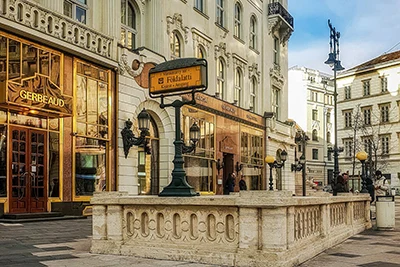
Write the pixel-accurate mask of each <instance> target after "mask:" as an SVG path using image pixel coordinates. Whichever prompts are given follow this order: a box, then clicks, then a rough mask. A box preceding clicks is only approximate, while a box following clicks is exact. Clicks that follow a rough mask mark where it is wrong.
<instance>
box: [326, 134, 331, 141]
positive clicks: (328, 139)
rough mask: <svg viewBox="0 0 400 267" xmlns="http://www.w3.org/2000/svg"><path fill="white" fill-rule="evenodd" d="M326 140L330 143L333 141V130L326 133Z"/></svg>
mask: <svg viewBox="0 0 400 267" xmlns="http://www.w3.org/2000/svg"><path fill="white" fill-rule="evenodd" d="M326 142H327V143H330V142H331V132H327V133H326Z"/></svg>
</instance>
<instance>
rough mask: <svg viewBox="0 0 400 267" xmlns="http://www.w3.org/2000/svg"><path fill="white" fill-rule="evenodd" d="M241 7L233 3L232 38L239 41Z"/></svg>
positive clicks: (240, 35) (240, 36)
mask: <svg viewBox="0 0 400 267" xmlns="http://www.w3.org/2000/svg"><path fill="white" fill-rule="evenodd" d="M242 14H243V12H242V5H241V4H240V3H239V2H236V3H235V17H234V19H235V21H234V24H235V28H234V36H235V37H237V38H239V39H241V38H242V16H243V15H242Z"/></svg>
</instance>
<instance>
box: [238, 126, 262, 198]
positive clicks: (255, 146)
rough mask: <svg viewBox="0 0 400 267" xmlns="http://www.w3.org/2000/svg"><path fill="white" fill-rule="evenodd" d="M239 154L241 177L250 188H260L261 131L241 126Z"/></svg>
mask: <svg viewBox="0 0 400 267" xmlns="http://www.w3.org/2000/svg"><path fill="white" fill-rule="evenodd" d="M241 132H242V133H241V137H240V155H241V157H240V158H241V164H243V166H244V167H243V169H242V173H243V177H244V179H245V181H246V184H247V185H249V189H250V190H260V189H262V180H261V178H262V167H263V153H262V151H263V150H262V148H263V137H262V132H261V131H257V130H255V129H250V128H246V127H242V128H241Z"/></svg>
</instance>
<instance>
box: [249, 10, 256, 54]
mask: <svg viewBox="0 0 400 267" xmlns="http://www.w3.org/2000/svg"><path fill="white" fill-rule="evenodd" d="M249 36H250V40H249V47H250V48H251V49H254V50H257V18H256V16H255V15H252V16H251V17H250V30H249Z"/></svg>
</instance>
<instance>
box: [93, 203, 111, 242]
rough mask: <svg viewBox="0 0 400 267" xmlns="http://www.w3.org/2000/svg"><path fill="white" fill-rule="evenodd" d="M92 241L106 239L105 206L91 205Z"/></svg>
mask: <svg viewBox="0 0 400 267" xmlns="http://www.w3.org/2000/svg"><path fill="white" fill-rule="evenodd" d="M92 220H93V221H92V231H93V233H92V239H93V240H104V239H107V223H106V206H103V205H93V216H92Z"/></svg>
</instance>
